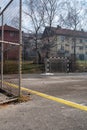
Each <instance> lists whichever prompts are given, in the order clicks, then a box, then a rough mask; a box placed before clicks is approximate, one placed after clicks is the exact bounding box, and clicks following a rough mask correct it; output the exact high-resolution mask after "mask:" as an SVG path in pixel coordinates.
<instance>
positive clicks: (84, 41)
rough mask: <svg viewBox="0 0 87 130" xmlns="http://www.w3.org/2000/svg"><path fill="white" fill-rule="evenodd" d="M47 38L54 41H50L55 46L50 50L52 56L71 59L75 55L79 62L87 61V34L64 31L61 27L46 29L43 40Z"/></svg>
mask: <svg viewBox="0 0 87 130" xmlns="http://www.w3.org/2000/svg"><path fill="white" fill-rule="evenodd" d="M47 37H48V38H49V39H52V40H50V41H51V42H52V43H53V44H55V45H54V46H53V47H51V48H50V56H64V57H70V56H73V55H75V56H76V58H77V59H79V60H87V32H84V31H83V30H81V31H75V30H70V29H63V28H61V27H59V26H58V27H57V28H56V27H51V28H50V27H46V28H45V30H44V33H43V39H47ZM43 41H44V40H43ZM45 43H46V41H45V42H44V44H45Z"/></svg>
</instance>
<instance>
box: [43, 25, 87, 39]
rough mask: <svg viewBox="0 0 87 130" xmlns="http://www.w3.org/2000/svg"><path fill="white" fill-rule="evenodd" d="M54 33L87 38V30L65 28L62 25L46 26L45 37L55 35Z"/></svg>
mask: <svg viewBox="0 0 87 130" xmlns="http://www.w3.org/2000/svg"><path fill="white" fill-rule="evenodd" d="M53 35H63V36H70V37H79V38H87V32H84V31H83V30H82V31H76V30H70V29H64V28H61V27H51V28H50V27H46V28H45V30H44V33H43V37H47V36H53Z"/></svg>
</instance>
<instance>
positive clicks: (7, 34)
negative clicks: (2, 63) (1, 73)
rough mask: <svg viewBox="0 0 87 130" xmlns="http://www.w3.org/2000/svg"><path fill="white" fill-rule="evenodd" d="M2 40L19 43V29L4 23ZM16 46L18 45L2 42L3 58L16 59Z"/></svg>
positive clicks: (0, 30) (0, 33)
mask: <svg viewBox="0 0 87 130" xmlns="http://www.w3.org/2000/svg"><path fill="white" fill-rule="evenodd" d="M1 39H2V26H0V40H1ZM4 41H8V42H13V43H19V30H18V29H16V28H14V27H11V26H8V25H6V24H5V25H4ZM0 47H1V45H0ZM18 48H19V47H18V46H16V45H11V44H7V43H4V59H5V60H8V59H9V60H16V59H18V54H19V53H18V52H19V51H18V50H19V49H18Z"/></svg>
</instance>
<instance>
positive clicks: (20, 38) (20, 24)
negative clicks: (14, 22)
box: [18, 0, 22, 97]
mask: <svg viewBox="0 0 87 130" xmlns="http://www.w3.org/2000/svg"><path fill="white" fill-rule="evenodd" d="M19 4H20V5H19V6H20V9H19V13H20V16H19V44H20V46H19V92H18V96H19V97H20V93H21V80H22V74H21V71H22V0H20V1H19Z"/></svg>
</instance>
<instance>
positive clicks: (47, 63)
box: [45, 59, 50, 73]
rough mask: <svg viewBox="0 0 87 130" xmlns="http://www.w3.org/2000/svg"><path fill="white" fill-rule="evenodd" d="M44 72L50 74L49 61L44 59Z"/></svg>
mask: <svg viewBox="0 0 87 130" xmlns="http://www.w3.org/2000/svg"><path fill="white" fill-rule="evenodd" d="M45 72H46V73H49V72H50V61H49V59H45Z"/></svg>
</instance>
